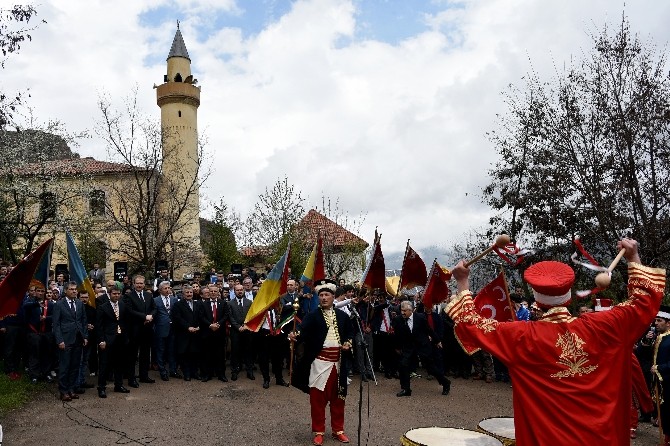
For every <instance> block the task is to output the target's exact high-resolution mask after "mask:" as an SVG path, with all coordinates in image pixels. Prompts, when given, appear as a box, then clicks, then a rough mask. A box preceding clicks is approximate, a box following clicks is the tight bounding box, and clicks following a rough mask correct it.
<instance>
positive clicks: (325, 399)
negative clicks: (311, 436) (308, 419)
mask: <svg viewBox="0 0 670 446" xmlns="http://www.w3.org/2000/svg"><path fill="white" fill-rule="evenodd" d="M337 381H338V377H337V369H336V368H335V367H333V368H332V370H331V371H330V376H329V377H328V381H327V382H326V387H325V388H324V389H323V391H321V390H319V389H317V388H315V387H310V388H309V405H310V407H311V410H312V432H314V433H325V431H326V405H327V404H328V403H330V426H331V428H332V430H333V432H343V431H344V400H343V399H340V398H338V397H337Z"/></svg>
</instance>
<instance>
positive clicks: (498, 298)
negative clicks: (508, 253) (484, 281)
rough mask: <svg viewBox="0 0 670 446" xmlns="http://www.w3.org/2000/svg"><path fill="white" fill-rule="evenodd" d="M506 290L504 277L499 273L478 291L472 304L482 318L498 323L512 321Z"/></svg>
mask: <svg viewBox="0 0 670 446" xmlns="http://www.w3.org/2000/svg"><path fill="white" fill-rule="evenodd" d="M506 289H507V286H506V283H505V276H504V275H503V273H500V274H498V277H496V278H495V279H493V281H491V282H489V283H488V285H486V286H485V287H484V288H482V289H481V291H479V293H478V294H477V297H475V301H474V302H475V307H477V311H478V312H479V314H480V315H481V316H482V317H485V318H488V319H495V320H497V321H498V322H507V321H513V320H514V316H513V314H512V311H513V310H512V308H511V306H510V303H509V302H510V301H509V299H508V296H507V292H506V291H505V290H506Z"/></svg>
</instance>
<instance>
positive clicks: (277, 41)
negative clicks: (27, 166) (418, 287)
mask: <svg viewBox="0 0 670 446" xmlns="http://www.w3.org/2000/svg"><path fill="white" fill-rule="evenodd" d="M623 8H624V4H623V2H622V1H613V0H590V1H583V0H580V1H574V0H542V1H539V0H472V1H469V0H463V1H448V0H298V1H286V0H274V1H273V0H187V1H180V2H176V1H170V0H142V1H137V0H115V1H108V0H58V1H55V0H47V1H43V2H42V3H41V4H40V5H39V6H38V18H39V19H44V20H46V21H47V23H46V24H41V25H40V26H39V28H38V29H37V30H36V31H34V32H33V40H32V42H29V43H26V44H24V46H23V48H22V50H21V52H20V53H19V54H16V55H12V57H11V58H9V59H8V60H7V61H6V64H5V69H4V70H2V71H1V72H0V73H1V75H0V90H2V91H5V92H12V91H17V90H25V89H30V94H31V99H30V103H29V104H30V106H31V107H32V108H33V111H34V114H35V116H36V117H37V118H38V120H39V121H42V122H45V121H47V120H49V119H59V120H61V121H62V122H64V123H65V125H66V126H67V128H68V130H70V131H72V132H75V131H83V130H92V129H93V128H94V126H95V122H96V120H97V119H99V117H100V112H99V110H98V108H97V101H98V98H99V96H100V95H101V94H108V95H109V96H110V97H111V98H112V100H113V102H114V103H115V104H116V105H117V106H118V107H119V108H120V107H121V106H122V104H123V102H122V99H123V98H125V97H128V96H129V95H130V94H131V93H132V90H133V89H134V88H135V86H137V87H138V89H139V95H138V99H139V101H140V103H141V107H142V108H143V109H144V110H145V111H146V113H148V114H151V115H152V116H155V118H156V119H157V120H158V119H159V117H160V110H159V108H158V106H157V105H156V96H155V91H154V90H153V88H152V86H153V84H154V83H156V84H160V83H162V79H163V74H164V73H165V72H166V62H165V59H166V57H167V54H168V52H169V50H170V45H171V43H172V39H173V37H174V34H175V31H176V23H177V20H180V21H181V31H182V34H183V37H184V40H185V43H186V46H187V49H188V52H189V55H190V57H191V61H192V72H193V73H194V76H195V77H196V78H197V79H198V80H199V85H200V86H201V87H202V93H201V106H200V108H199V111H198V118H199V123H198V125H199V131H200V133H201V134H204V135H206V137H207V139H208V145H207V150H208V154H209V157H210V159H211V160H212V161H213V164H212V167H213V175H212V176H211V177H210V179H209V180H208V182H207V185H206V188H205V189H204V190H202V195H203V199H204V200H205V203H211V202H216V201H218V199H219V198H220V197H221V196H224V197H225V201H226V202H227V203H229V205H231V206H233V207H234V208H235V209H236V210H237V211H239V212H240V213H241V214H242V215H243V216H244V215H246V214H247V213H248V211H249V210H250V208H251V207H252V206H253V204H254V202H255V201H256V197H257V195H258V194H259V193H261V192H262V191H263V190H264V189H265V188H266V187H271V186H272V185H273V184H274V183H275V181H276V180H277V179H279V178H283V176H284V175H286V176H288V178H289V181H290V182H291V183H293V184H295V186H296V188H297V189H298V190H301V191H302V192H303V195H304V196H306V197H307V198H308V205H307V207H309V206H310V205H317V204H319V203H320V201H321V197H322V196H323V195H325V196H328V197H331V198H333V199H335V198H339V200H340V206H341V207H342V208H343V209H345V210H346V211H347V212H348V213H349V214H350V215H351V216H358V215H360V214H365V215H366V217H365V223H364V225H363V227H362V231H361V234H360V235H361V236H362V237H363V238H364V239H366V240H368V241H370V240H371V239H372V236H373V233H374V228H375V226H378V227H379V231H380V232H381V233H382V234H383V238H382V245H383V246H384V251H385V252H389V253H390V252H392V251H402V250H403V249H404V245H405V243H406V241H407V239H408V238H409V239H412V245H413V246H414V247H415V248H417V249H418V250H419V251H421V249H422V248H425V247H427V246H431V245H436V246H438V247H444V248H445V249H446V248H448V246H449V245H450V243H452V242H453V241H454V240H458V239H459V238H460V237H462V235H463V234H464V233H465V232H466V231H468V230H469V229H471V228H475V227H480V226H482V225H484V224H485V223H486V221H487V220H488V217H489V215H490V211H489V210H488V209H487V208H486V207H485V206H484V205H483V204H482V203H481V192H480V191H481V189H482V187H483V186H485V185H486V184H487V169H488V168H489V167H490V166H491V165H492V163H494V162H495V161H496V153H495V150H494V147H493V146H492V144H491V143H490V142H489V141H488V140H487V138H486V135H485V133H486V132H487V131H490V130H492V129H494V128H495V125H496V114H498V113H504V112H505V107H504V103H503V101H502V97H501V92H502V91H504V90H505V89H506V88H507V86H508V85H509V84H517V85H523V81H522V76H524V74H525V73H527V72H528V71H529V70H530V69H531V68H532V69H534V70H535V71H536V72H538V73H539V75H540V76H541V77H542V78H544V79H550V78H551V77H552V76H555V75H556V73H557V72H561V71H562V70H563V68H564V66H566V65H569V64H570V61H571V60H578V59H579V58H581V57H582V54H583V53H584V52H588V51H590V37H589V35H590V34H592V33H594V32H597V31H598V30H599V29H602V27H603V26H604V25H605V24H607V25H608V26H610V27H616V26H617V25H618V24H619V23H620V19H621V14H622V10H623ZM625 11H626V14H627V16H628V17H629V19H630V22H631V27H632V29H633V30H634V31H636V32H638V33H639V34H640V36H641V37H642V38H643V40H645V41H653V42H654V43H656V45H657V46H658V47H659V48H662V49H663V48H664V47H665V45H666V44H667V42H668V41H669V40H670V28H668V26H667V23H668V17H670V14H669V13H670V3H669V2H665V1H651V0H628V1H626V4H625ZM76 150H77V151H78V152H79V153H80V154H81V155H82V156H92V157H95V158H97V159H108V155H107V151H106V148H105V147H104V145H102V144H101V143H100V142H99V141H97V140H95V139H91V140H85V141H82V144H81V146H80V147H78V148H76ZM429 260H430V259H426V261H427V262H429Z"/></svg>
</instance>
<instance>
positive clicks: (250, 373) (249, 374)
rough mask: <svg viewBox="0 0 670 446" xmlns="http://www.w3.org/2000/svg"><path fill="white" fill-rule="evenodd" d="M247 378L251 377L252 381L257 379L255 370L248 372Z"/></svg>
mask: <svg viewBox="0 0 670 446" xmlns="http://www.w3.org/2000/svg"><path fill="white" fill-rule="evenodd" d="M247 378H249V379H250V380H252V381H253V380H255V379H256V377H255V376H254V372H247Z"/></svg>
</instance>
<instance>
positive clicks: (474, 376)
mask: <svg viewBox="0 0 670 446" xmlns="http://www.w3.org/2000/svg"><path fill="white" fill-rule="evenodd" d="M482 379H484V377H483V376H482V375H479V374H477V375H473V376H472V380H473V381H481V380H482Z"/></svg>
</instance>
